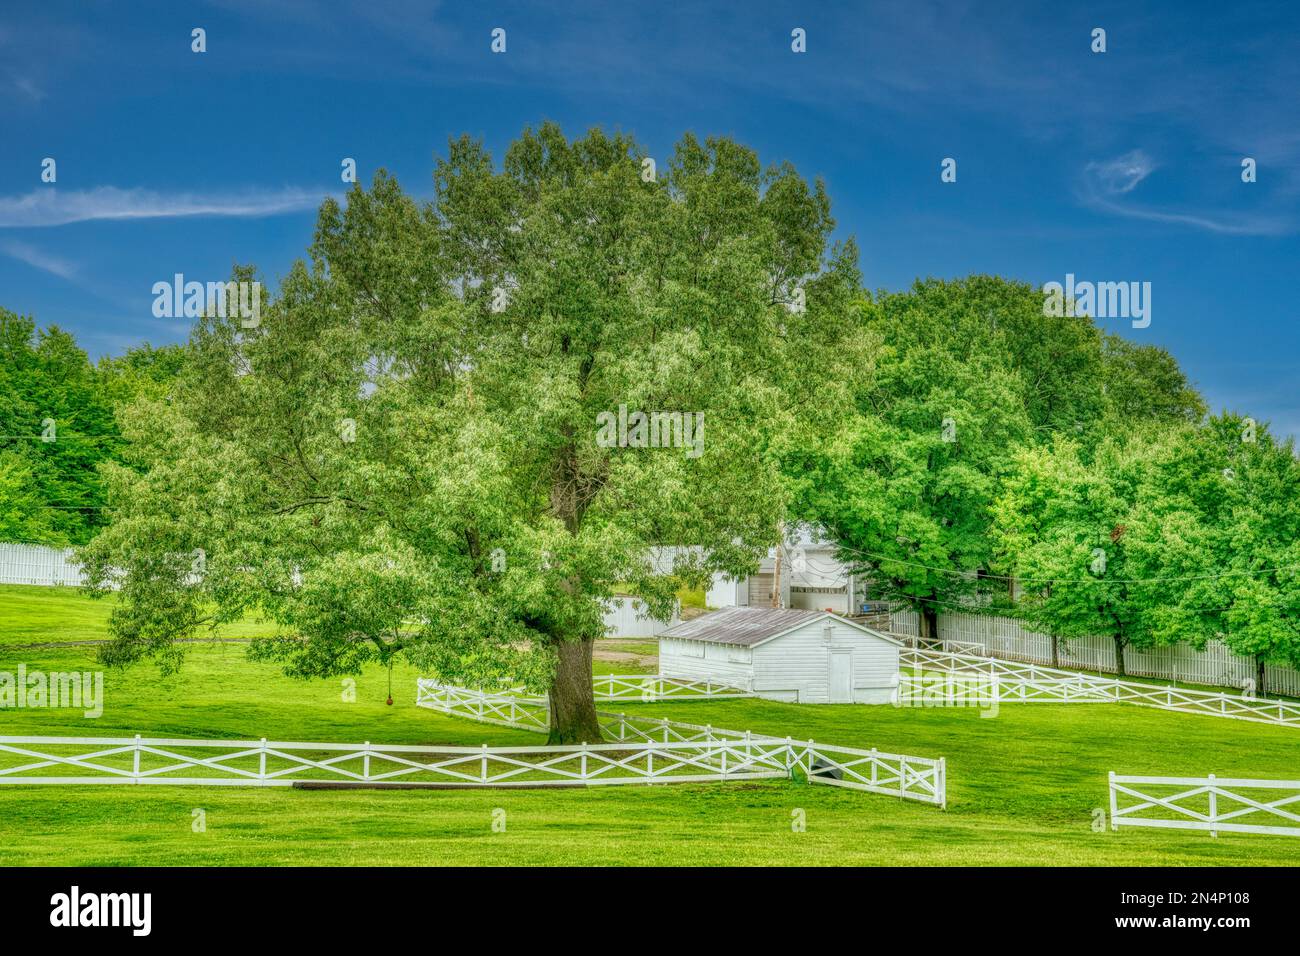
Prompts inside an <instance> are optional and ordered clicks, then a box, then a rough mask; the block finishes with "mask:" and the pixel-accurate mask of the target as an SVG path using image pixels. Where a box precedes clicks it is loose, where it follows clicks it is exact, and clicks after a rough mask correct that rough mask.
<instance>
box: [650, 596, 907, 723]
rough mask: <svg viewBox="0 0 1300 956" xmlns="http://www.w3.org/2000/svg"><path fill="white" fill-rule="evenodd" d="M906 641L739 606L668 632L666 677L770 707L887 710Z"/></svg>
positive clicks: (828, 618) (663, 659) (832, 620)
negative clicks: (712, 686)
mask: <svg viewBox="0 0 1300 956" xmlns="http://www.w3.org/2000/svg"><path fill="white" fill-rule="evenodd" d="M901 646H902V645H901V642H899V641H897V640H895V639H894V638H892V637H890V636H889V635H887V634H882V633H880V632H879V631H874V630H872V629H871V628H869V627H864V626H863V625H861V624H858V623H856V622H854V621H850V620H847V619H846V618H842V617H840V616H838V615H836V614H829V613H827V612H825V611H804V610H795V609H787V608H759V607H733V608H726V609H725V610H721V611H713V612H712V613H709V614H703V615H701V616H700V617H697V618H693V619H691V620H689V621H685V622H683V623H681V624H678V625H676V626H675V627H672V628H669V629H668V630H667V631H664V633H663V634H661V635H660V637H659V673H660V674H662V675H663V676H664V677H678V678H684V679H687V680H711V681H714V682H716V683H719V684H727V685H730V686H732V687H741V688H744V689H746V690H751V691H753V692H754V693H755V694H757V695H758V696H760V697H766V698H768V699H770V700H782V701H791V702H795V703H805V704H839V703H843V704H848V703H858V704H887V703H889V701H890V699H891V695H892V693H893V689H894V687H895V685H896V678H897V674H898V649H899V647H901Z"/></svg>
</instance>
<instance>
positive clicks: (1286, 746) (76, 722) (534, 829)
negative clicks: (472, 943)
mask: <svg viewBox="0 0 1300 956" xmlns="http://www.w3.org/2000/svg"><path fill="white" fill-rule="evenodd" d="M33 591H36V592H40V591H44V592H46V593H48V594H49V597H48V599H42V597H41V594H40V593H37V594H32V593H31V592H33ZM47 601H48V605H47ZM78 602H80V603H78ZM89 603H90V602H87V601H86V599H84V598H81V597H79V596H78V595H77V594H76V593H75V592H72V591H59V590H57V589H35V588H0V670H12V669H14V668H15V667H16V666H17V665H18V664H19V663H20V662H21V663H25V664H26V666H27V667H28V668H29V669H34V668H40V669H44V670H47V671H48V670H69V669H78V670H79V669H96V665H95V663H94V651H95V648H93V647H86V646H68V647H60V648H39V649H26V650H18V649H17V648H16V645H20V644H27V643H35V642H37V641H41V642H52V641H59V640H67V641H75V640H93V639H97V638H102V637H104V633H103V617H102V615H101V617H100V618H99V619H98V620H99V624H98V625H96V623H95V620H96V618H95V617H94V615H95V614H98V613H101V608H104V605H102V604H98V603H97V604H92V605H90V606H89V607H85V606H83V605H86V604H89ZM64 620H66V621H67V623H66V625H64V624H62V623H60V622H62V621H64ZM37 631H39V637H37V638H35V639H33V638H31V637H30V636H29V635H31V634H32V633H34V632H37ZM16 635H24V638H23V639H22V640H20V639H18V637H17V636H16ZM244 652H245V648H244V647H243V646H242V645H238V644H195V645H192V646H191V647H190V650H189V655H188V659H187V662H186V665H185V667H184V669H183V670H182V672H181V673H180V674H178V675H176V676H174V677H171V678H166V679H164V678H161V677H160V676H159V675H158V672H157V670H156V668H154V667H153V665H151V664H141V665H136V666H134V667H132V668H130V669H128V670H126V671H108V672H106V673H105V676H104V694H105V706H104V713H103V716H102V717H100V718H99V719H97V720H87V719H85V718H83V717H82V716H81V715H80V713H79V712H76V711H67V710H12V709H10V710H0V734H12V735H17V734H54V735H59V734H67V735H89V736H100V735H102V736H113V735H124V734H134V733H140V734H144V735H154V736H194V737H214V738H222V737H225V738H233V737H240V738H249V737H252V738H257V737H267V738H270V739H277V738H278V739H282V740H286V739H287V740H321V741H337V742H361V741H364V740H371V741H374V742H383V743H428V744H434V743H437V744H471V745H473V744H479V743H483V742H485V741H486V742H491V743H498V744H510V743H522V744H534V743H538V742H539V738H538V737H537V735H534V734H530V733H527V732H524V731H513V730H509V729H507V728H499V727H490V726H485V725H479V724H475V723H472V722H469V721H465V720H460V719H458V718H451V717H446V716H441V715H438V714H436V713H433V712H430V711H425V710H422V709H419V708H417V707H415V706H414V703H413V701H414V699H415V679H416V676H417V675H416V673H415V672H414V671H412V670H410V669H409V668H403V667H398V668H395V669H394V674H393V696H394V700H395V703H394V705H393V706H391V707H389V706H386V705H385V703H384V699H385V696H386V694H387V679H388V675H387V673H386V672H384V671H383V670H380V669H377V668H376V669H374V670H372V671H368V672H367V673H366V674H364V675H363V676H361V677H360V678H358V679H357V680H356V684H355V695H354V696H355V700H353V701H349V700H348V699H347V698H348V697H350V696H353V695H351V694H349V693H347V691H348V690H349V688H348V686H347V685H345V684H344V683H343V681H341V680H320V681H311V682H301V681H295V680H291V679H289V678H286V677H284V676H283V675H281V674H280V673H279V672H278V671H277V669H276V668H275V667H274V666H272V665H267V664H254V663H250V662H249V661H247V660H246V658H245V656H244ZM602 669H603V670H609V669H611V668H602ZM612 669H613V670H625V669H626V668H625V667H624V666H621V665H616V666H615V667H614V668H612ZM605 709H609V710H624V711H626V712H628V713H638V714H653V715H657V716H669V717H675V718H678V719H681V720H687V721H691V722H697V723H711V724H713V725H715V726H718V727H728V728H734V729H750V730H754V731H758V732H764V733H774V734H780V735H787V734H789V735H793V736H795V737H798V738H803V739H807V738H813V739H815V740H819V741H823V742H826V743H837V744H844V745H848V746H858V747H872V746H876V747H879V748H880V749H882V750H889V751H894V752H903V753H908V754H915V755H917V756H926V757H938V756H944V757H947V758H948V792H949V798H948V799H949V804H948V807H949V808H948V810H947V811H946V812H945V811H941V810H939V809H937V808H934V807H930V806H926V805H922V804H915V803H911V802H904V801H901V800H898V799H894V798H890V797H884V796H877V795H873V794H863V793H855V792H850V791H846V790H841V789H837V788H833V787H825V786H816V785H809V784H806V783H798V782H787V781H770V782H769V781H762V782H752V783H733V784H713V785H696V784H690V785H671V786H653V787H617V788H614V787H611V788H604V789H602V788H592V789H589V790H547V791H346V792H344V791H301V790H290V789H254V788H249V789H243V788H233V787H212V788H204V787H165V786H159V787H131V786H116V787H110V786H104V787H96V786H76V787H59V786H51V787H33V786H8V785H6V786H0V865H22V864H35V865H41V864H80V865H119V864H130V865H160V864H178V865H185V864H194V865H204V864H252V865H286V864H321V865H332V864H341V865H346V864H380V865H382V864H430V865H435V864H464V865H473V864H482V865H500V864H542V863H549V864H769V865H787V864H882V865H884V864H888V865H909V864H917V865H922V864H931V865H963V864H995V865H996V864H1017V865H1063V864H1084V865H1089V864H1096V865H1102V864H1108V865H1123V864H1137V865H1143V864H1146V865H1154V864H1172V865H1207V864H1208V865H1247V864H1249V865H1296V864H1300V839H1296V838H1287V837H1264V836H1254V835H1240V834H1224V835H1222V836H1220V837H1219V838H1217V839H1214V838H1211V837H1210V836H1209V835H1208V834H1204V833H1195V832H1187V833H1178V832H1172V831H1171V832H1162V831H1155V830H1151V831H1142V830H1128V831H1123V832H1120V833H1112V832H1110V831H1109V830H1104V831H1103V832H1094V830H1093V811H1094V809H1096V808H1103V807H1105V806H1106V805H1107V795H1106V772H1107V771H1108V770H1115V771H1117V772H1120V773H1150V774H1189V775H1192V774H1194V775H1201V774H1205V773H1211V772H1213V773H1217V774H1219V775H1229V774H1234V775H1243V776H1256V777H1274V778H1282V777H1285V778H1287V779H1296V778H1297V777H1300V731H1297V730H1294V729H1288V728H1281V727H1270V726H1265V725H1257V724H1250V723H1246V722H1242V721H1233V720H1222V719H1218V718H1213V717H1203V716H1194V715H1186V714H1174V713H1167V712H1163V711H1157V710H1150V709H1146V708H1137V707H1127V706H1122V705H1112V704H1095V705H1089V704H1073V705H1068V704H1066V705H1056V704H1022V705H1004V706H1003V707H1002V708H1001V711H1000V713H999V715H998V716H997V717H995V718H981V717H980V711H978V710H974V709H971V710H963V709H954V710H932V709H901V710H900V709H894V708H892V707H868V706H849V705H843V706H813V705H804V706H799V705H789V704H777V703H772V702H767V701H752V700H734V701H707V702H691V703H686V702H674V703H665V704H655V705H640V704H627V705H623V704H619V705H605ZM195 810H202V811H203V813H204V817H205V822H206V831H205V832H201V833H196V832H193V829H192V823H193V821H194V819H195V817H194V811H195ZM497 810H503V811H504V812H505V822H506V828H505V832H495V831H494V830H493V826H492V824H493V820H494V811H497ZM797 812H801V813H802V814H803V816H804V817H805V818H806V821H807V828H806V831H805V832H794V830H793V829H792V827H791V821H792V819H793V815H794V814H796V813H797ZM498 816H499V815H498Z"/></svg>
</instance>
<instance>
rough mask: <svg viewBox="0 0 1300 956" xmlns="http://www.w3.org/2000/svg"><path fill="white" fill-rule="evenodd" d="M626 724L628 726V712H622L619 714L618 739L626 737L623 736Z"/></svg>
mask: <svg viewBox="0 0 1300 956" xmlns="http://www.w3.org/2000/svg"><path fill="white" fill-rule="evenodd" d="M626 726H627V714H624V713H620V714H619V715H618V739H619V740H623V739H624V737H623V733H624V730H623V728H625V727H626Z"/></svg>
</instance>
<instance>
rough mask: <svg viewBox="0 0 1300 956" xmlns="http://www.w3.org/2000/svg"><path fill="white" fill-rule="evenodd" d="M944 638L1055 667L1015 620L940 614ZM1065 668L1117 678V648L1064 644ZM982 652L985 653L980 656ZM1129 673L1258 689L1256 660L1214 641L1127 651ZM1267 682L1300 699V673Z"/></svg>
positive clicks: (1269, 674)
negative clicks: (1202, 647) (1198, 646)
mask: <svg viewBox="0 0 1300 956" xmlns="http://www.w3.org/2000/svg"><path fill="white" fill-rule="evenodd" d="M890 629H891V630H892V631H893V632H894V633H895V634H899V635H906V636H910V637H917V636H918V634H919V624H918V620H917V614H916V612H915V611H908V610H902V609H896V610H894V611H893V612H892V614H891V615H890ZM939 638H940V640H942V641H944V642H947V643H946V645H945V647H944V649H945V650H948V649H952V650H957V651H958V653H984V654H991V655H992V656H994V657H1000V658H1003V659H1006V660H1015V661H1026V662H1029V663H1034V664H1051V663H1052V639H1051V637H1050V636H1049V635H1047V634H1042V633H1040V632H1038V631H1033V630H1030V629H1029V628H1027V627H1025V626H1024V625H1023V624H1022V623H1021V622H1020V621H1018V620H1016V619H1015V618H1009V617H994V616H992V615H986V614H963V613H957V614H940V615H939ZM1057 645H1058V655H1057V656H1058V659H1059V660H1058V663H1059V666H1061V667H1077V668H1080V669H1082V670H1091V671H1099V672H1102V673H1114V672H1115V670H1116V668H1115V644H1114V642H1113V641H1112V640H1111V639H1110V638H1108V637H1074V638H1068V639H1067V638H1061V639H1060V640H1059V641H1058V642H1057ZM959 648H960V649H959ZM976 648H978V649H979V650H976ZM1124 670H1125V671H1126V672H1127V673H1128V674H1129V675H1131V676H1134V677H1155V678H1157V679H1160V680H1174V681H1182V682H1183V683H1188V684H1209V685H1211V686H1217V687H1233V688H1237V689H1241V688H1244V687H1251V686H1254V681H1255V678H1256V664H1255V660H1254V658H1250V657H1243V656H1242V655H1240V654H1236V653H1234V652H1233V651H1232V650H1230V649H1229V648H1228V646H1227V645H1225V644H1224V643H1223V642H1221V641H1210V642H1208V643H1207V644H1206V646H1205V650H1203V651H1198V650H1197V649H1196V648H1194V647H1192V646H1191V645H1189V644H1177V645H1170V646H1167V647H1154V648H1150V649H1147V650H1139V649H1137V648H1134V647H1129V648H1126V649H1125V651H1124ZM1264 680H1265V682H1266V685H1267V686H1266V689H1267V690H1268V692H1269V693H1276V694H1285V695H1287V696H1291V697H1300V671H1297V670H1295V669H1293V668H1290V667H1282V666H1278V665H1274V664H1267V665H1265V667H1264Z"/></svg>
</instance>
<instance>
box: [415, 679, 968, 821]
mask: <svg viewBox="0 0 1300 956" xmlns="http://www.w3.org/2000/svg"><path fill="white" fill-rule="evenodd" d="M416 704H417V705H418V706H420V707H425V708H428V709H430V710H437V711H441V712H442V713H445V714H451V715H453V716H456V717H467V718H469V719H470V720H480V719H483V720H486V722H488V723H494V724H503V725H505V726H511V727H516V728H518V729H520V730H530V731H533V732H535V733H546V731H547V730H548V728H549V719H550V714H549V711H548V709H547V706H546V702H545V701H543V700H541V699H540V698H520V697H514V696H511V695H506V694H492V693H488V692H485V691H479V690H470V689H467V688H463V687H448V686H446V685H443V684H438V683H437V682H436V681H431V680H427V679H423V678H422V679H420V680H419V681H418V682H417V698H416ZM480 714H485V715H486V717H482V718H481V717H480V716H479V715H480ZM597 717H598V719H599V721H600V726H601V731H602V732H603V733H604V735H605V737H606V739H610V740H617V741H619V742H620V743H619V744H618V746H623V742H630V743H633V744H641V743H659V744H663V745H670V744H699V743H710V742H716V741H731V742H741V741H745V742H749V743H753V744H757V743H763V744H767V745H770V746H776V747H784V748H785V759H786V768H787V770H793V769H796V768H797V769H799V770H800V771H801V772H802V773H803V774H804V776H805V777H806V778H807V779H808V781H809V782H810V783H819V784H828V785H830V786H836V787H845V788H847V789H850V790H862V791H865V792H869V793H880V794H885V795H888V796H895V797H900V798H902V799H904V800H915V801H918V802H920V803H929V804H934V805H936V806H939V807H943V808H946V807H947V805H948V797H947V793H948V789H947V784H948V773H947V763H946V761H945V760H944V758H942V757H939V758H937V759H936V758H931V757H914V756H911V755H909V754H894V753H887V752H885V751H881V750H877V749H872V750H861V749H857V748H853V747H840V746H837V745H835V744H823V743H817V742H814V741H812V740H808V741H796V740H794V739H792V738H790V737H785V738H781V737H774V736H769V735H765V734H754V733H750V732H748V731H738V730H727V729H724V728H720V727H713V726H709V725H701V724H691V723H685V722H683V721H679V720H667V719H664V718H656V717H639V716H628V715H627V714H612V713H605V712H601V711H598V712H597Z"/></svg>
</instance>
